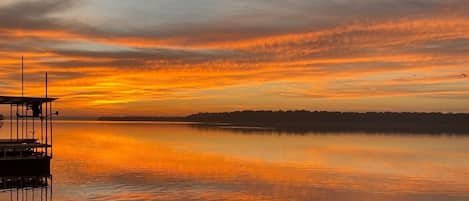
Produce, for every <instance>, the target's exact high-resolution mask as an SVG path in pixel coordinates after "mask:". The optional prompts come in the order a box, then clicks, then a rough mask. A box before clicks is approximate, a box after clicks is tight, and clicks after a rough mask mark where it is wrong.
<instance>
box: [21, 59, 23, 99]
mask: <svg viewBox="0 0 469 201" xmlns="http://www.w3.org/2000/svg"><path fill="white" fill-rule="evenodd" d="M21 96H22V97H24V58H23V56H21Z"/></svg>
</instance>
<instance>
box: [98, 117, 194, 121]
mask: <svg viewBox="0 0 469 201" xmlns="http://www.w3.org/2000/svg"><path fill="white" fill-rule="evenodd" d="M98 121H182V122H185V121H187V119H186V117H145V116H120V117H99V118H98Z"/></svg>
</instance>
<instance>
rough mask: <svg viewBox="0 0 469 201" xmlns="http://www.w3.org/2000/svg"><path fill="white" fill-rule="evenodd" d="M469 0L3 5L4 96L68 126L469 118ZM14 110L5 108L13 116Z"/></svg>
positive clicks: (139, 0)
mask: <svg viewBox="0 0 469 201" xmlns="http://www.w3.org/2000/svg"><path fill="white" fill-rule="evenodd" d="M468 10H469V2H468V1H467V0H153V1H151V0H112V1H111V0H38V1H30V0H25V1H18V0H2V1H1V2H0V69H1V70H0V95H21V90H20V89H21V86H20V85H21V68H20V67H21V56H23V55H24V57H25V79H26V81H27V82H26V85H25V87H26V89H25V95H27V96H42V95H43V91H44V89H43V85H44V73H45V72H46V71H47V72H49V79H50V82H49V85H50V95H52V96H55V97H58V98H60V101H58V102H57V107H56V108H57V109H58V110H60V111H61V113H62V114H63V115H69V116H100V115H146V116H162V115H185V114H190V113H195V112H205V111H231V110H244V109H255V110H257V109H269V110H270V109H272V110H278V109H284V110H285V109H307V110H330V111H426V112H431V111H438V112H469V77H468V75H469V11H468ZM4 109H5V108H4Z"/></svg>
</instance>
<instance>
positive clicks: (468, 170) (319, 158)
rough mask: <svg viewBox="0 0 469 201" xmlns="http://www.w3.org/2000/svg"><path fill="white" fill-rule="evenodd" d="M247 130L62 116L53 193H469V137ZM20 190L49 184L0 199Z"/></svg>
mask: <svg viewBox="0 0 469 201" xmlns="http://www.w3.org/2000/svg"><path fill="white" fill-rule="evenodd" d="M241 131H242V130H236V129H227V128H225V129H207V128H197V127H195V126H192V125H190V124H181V123H179V124H178V123H151V122H146V123H145V122H140V123H138V122H78V121H76V122H73V121H61V122H56V124H55V130H54V147H53V150H54V158H53V160H52V164H51V165H52V167H51V168H52V170H51V174H52V179H50V181H49V187H48V190H51V191H50V192H52V193H53V196H52V200H54V201H82V200H93V201H107V200H117V201H121V200H122V201H124V200H125V201H132V200H181V201H187V200H204V201H205V200H207V201H210V200H229V201H231V200H233V201H234V200H243V201H244V200H252V201H259V200H276V201H277V200H278V201H306V200H324V201H355V200H356V201H368V200H369V201H467V200H469V137H455V136H431V135H399V134H395V135H380V134H372V135H370V134H360V133H355V134H347V133H329V134H321V133H316V134H307V135H293V134H286V133H283V134H278V133H276V132H272V131H252V132H241ZM8 132H9V127H8V125H5V126H4V127H3V128H1V129H0V133H2V135H5V134H6V133H8ZM51 184H52V186H51ZM16 193H18V196H19V197H18V200H41V199H40V198H39V194H40V193H45V192H44V189H43V188H38V189H22V190H19V191H18V192H16V191H2V192H0V200H10V199H12V200H16V197H15V196H17V194H16ZM33 193H34V195H33ZM11 194H13V195H11ZM10 196H11V197H10ZM33 196H34V198H33ZM48 199H50V193H48ZM42 200H45V199H44V198H43V199H42Z"/></svg>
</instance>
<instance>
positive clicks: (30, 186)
mask: <svg viewBox="0 0 469 201" xmlns="http://www.w3.org/2000/svg"><path fill="white" fill-rule="evenodd" d="M0 195H2V196H1V197H0V198H2V200H10V201H52V176H50V175H48V176H45V175H44V176H5V177H0Z"/></svg>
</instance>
